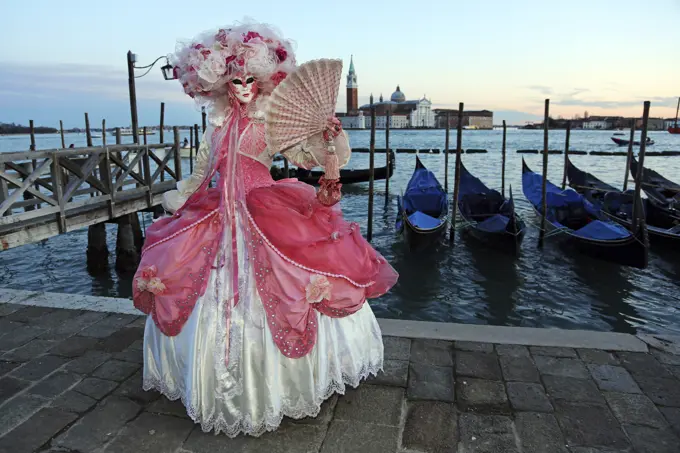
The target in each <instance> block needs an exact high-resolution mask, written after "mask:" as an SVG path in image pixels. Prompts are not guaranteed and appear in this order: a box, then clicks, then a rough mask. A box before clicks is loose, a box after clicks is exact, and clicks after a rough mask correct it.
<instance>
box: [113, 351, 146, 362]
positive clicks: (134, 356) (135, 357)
mask: <svg viewBox="0 0 680 453" xmlns="http://www.w3.org/2000/svg"><path fill="white" fill-rule="evenodd" d="M113 358H114V359H116V360H122V361H123V362H130V363H137V364H139V365H141V364H143V363H144V353H142V351H139V350H137V349H130V348H129V347H128V348H127V349H126V350H124V351H121V352H116V353H114V354H113Z"/></svg>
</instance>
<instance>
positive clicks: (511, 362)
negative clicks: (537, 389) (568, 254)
mask: <svg viewBox="0 0 680 453" xmlns="http://www.w3.org/2000/svg"><path fill="white" fill-rule="evenodd" d="M499 361H500V364H501V370H502V371H503V379H505V380H506V381H522V382H540V381H541V379H540V377H539V374H538V368H536V365H535V364H534V362H533V360H531V357H528V356H527V357H513V356H500V357H499Z"/></svg>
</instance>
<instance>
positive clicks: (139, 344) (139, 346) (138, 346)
mask: <svg viewBox="0 0 680 453" xmlns="http://www.w3.org/2000/svg"><path fill="white" fill-rule="evenodd" d="M128 349H134V350H136V351H143V350H144V340H143V339H142V340H135V341H133V342H132V344H131V345H130V346H129V347H128ZM409 351H410V348H409Z"/></svg>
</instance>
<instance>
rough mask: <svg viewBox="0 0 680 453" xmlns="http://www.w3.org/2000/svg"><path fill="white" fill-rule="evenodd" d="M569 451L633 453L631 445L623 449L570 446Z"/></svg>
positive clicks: (577, 452) (572, 452)
mask: <svg viewBox="0 0 680 453" xmlns="http://www.w3.org/2000/svg"><path fill="white" fill-rule="evenodd" d="M569 451H570V452H571V453H635V452H634V451H633V447H626V448H623V449H619V448H617V449H611V448H596V447H570V448H569Z"/></svg>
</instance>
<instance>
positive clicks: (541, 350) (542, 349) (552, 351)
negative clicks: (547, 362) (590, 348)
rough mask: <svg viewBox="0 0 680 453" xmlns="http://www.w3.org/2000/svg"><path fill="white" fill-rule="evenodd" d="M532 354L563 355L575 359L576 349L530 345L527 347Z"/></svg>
mask: <svg viewBox="0 0 680 453" xmlns="http://www.w3.org/2000/svg"><path fill="white" fill-rule="evenodd" d="M529 349H530V350H531V353H532V354H533V355H535V356H536V355H544V356H551V357H565V358H572V359H575V358H576V357H577V355H576V351H575V350H574V349H572V348H555V347H549V346H531V347H530V348H529Z"/></svg>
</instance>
